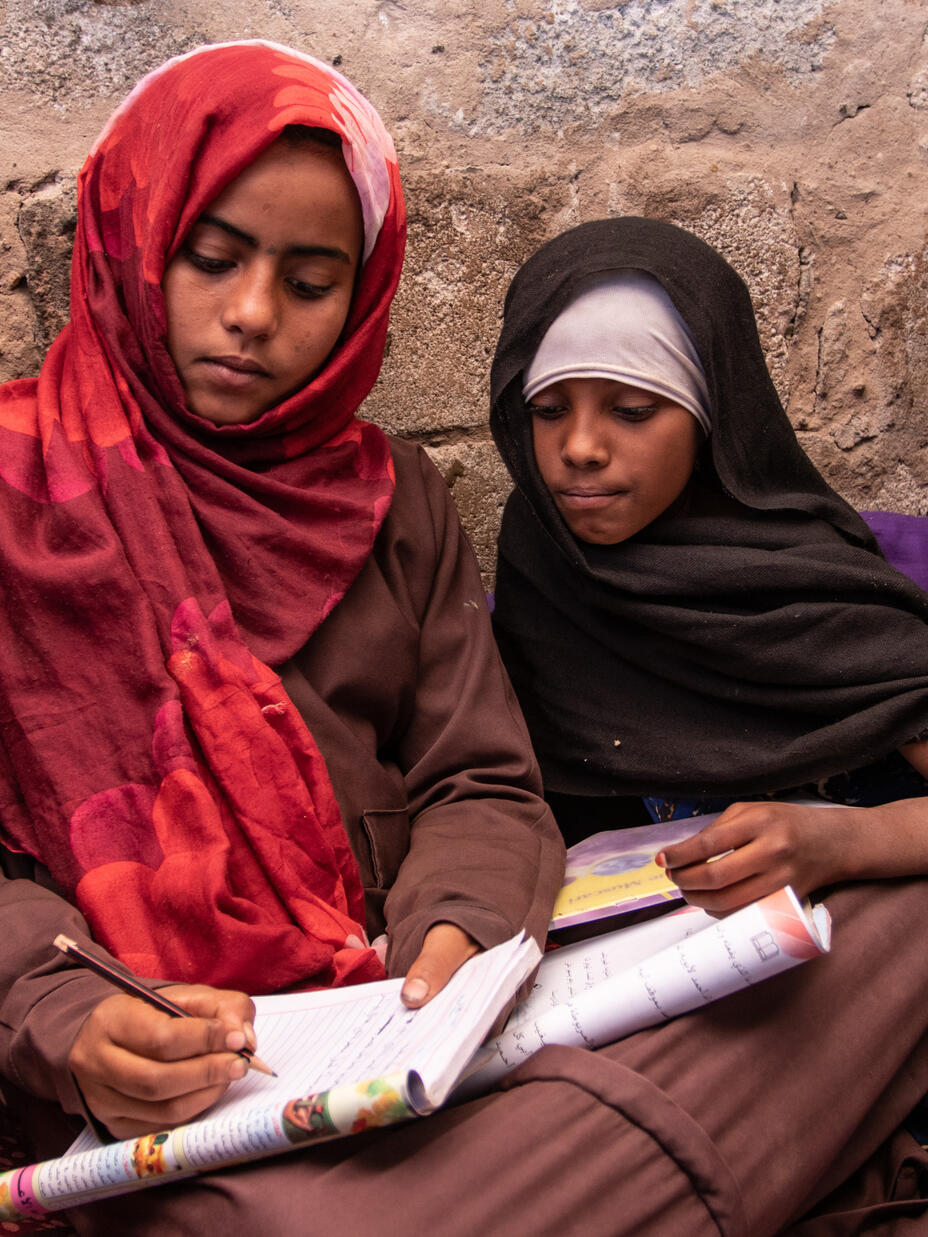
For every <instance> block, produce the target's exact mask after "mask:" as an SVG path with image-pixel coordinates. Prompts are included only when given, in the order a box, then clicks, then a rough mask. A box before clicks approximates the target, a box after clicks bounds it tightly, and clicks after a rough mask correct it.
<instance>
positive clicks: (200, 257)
mask: <svg viewBox="0 0 928 1237" xmlns="http://www.w3.org/2000/svg"><path fill="white" fill-rule="evenodd" d="M183 254H184V257H185V258H186V259H187V261H188V262H189V263H190V264H191V265H192V266H195V267H196V268H197V270H198V271H205V272H206V273H207V275H221V274H222V273H223V272H224V271H228V270H230V269H231V268H232V266H233V265H234V263H233V262H232V260H231V259H230V258H209V257H207V256H206V254H205V253H197V251H196V250H195V249H191V248H190V246H189V245H185V246H184V249H183Z"/></svg>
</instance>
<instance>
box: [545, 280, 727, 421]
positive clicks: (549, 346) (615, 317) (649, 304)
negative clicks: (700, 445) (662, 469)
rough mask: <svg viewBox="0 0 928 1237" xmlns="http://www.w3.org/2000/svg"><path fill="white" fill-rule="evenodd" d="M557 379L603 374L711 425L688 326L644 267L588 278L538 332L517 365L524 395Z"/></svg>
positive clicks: (700, 373)
mask: <svg viewBox="0 0 928 1237" xmlns="http://www.w3.org/2000/svg"><path fill="white" fill-rule="evenodd" d="M564 378H608V379H611V380H612V381H614V382H625V383H628V385H629V386H634V387H641V388H642V389H643V390H645V391H653V392H654V393H655V394H656V395H662V396H664V398H665V399H668V400H670V401H671V402H672V403H675V404H680V405H681V407H683V408H685V409H686V410H687V411H688V412H691V413H692V414H693V416H694V417H695V418H696V420H697V421H698V422H699V424H700V425H701V426H702V428H703V429H704V430H705V432H706V433H707V434H708V433H709V431H710V430H711V428H712V418H711V416H710V413H709V391H708V387H707V386H706V375H705V372H704V370H703V367H702V363H701V361H700V360H699V356H698V354H697V352H696V348H695V345H694V344H693V340H692V336H691V335H690V332H689V328H688V327H687V325H686V323H685V322H684V321H683V319H682V318H681V317H680V314H679V312H678V311H677V308H676V306H675V305H674V303H673V301H672V300H671V299H670V297H669V296H668V295H667V293H666V292H665V291H664V289H663V287H662V286H661V284H660V283H659V282H658V281H657V280H656V279H655V278H654V277H653V275H648V274H646V272H644V271H639V270H635V269H631V268H629V269H623V270H617V271H604V272H599V273H597V274H596V275H593V276H591V277H590V278H589V279H588V280H586V281H585V282H584V283H583V284H581V286H580V291H579V292H578V293H577V295H576V296H575V297H574V299H573V300H572V301H571V302H570V304H569V305H568V306H567V307H566V308H565V309H564V310H562V312H561V313H560V314H559V316H558V317H557V318H555V320H554V321H553V322H552V323H551V325H550V326H549V327H548V329H547V331H546V332H545V335H544V338H543V339H542V341H541V343H540V344H539V345H538V351H537V352H536V353H535V356H534V359H533V360H532V363H531V365H529V367H528V369H526V371H525V376H524V382H523V387H522V394H523V396H524V397H525V399H531V398H532V396H533V395H537V393H538V392H539V391H543V390H544V389H545V387H549V386H551V385H552V384H553V383H555V382H559V381H560V380H561V379H564Z"/></svg>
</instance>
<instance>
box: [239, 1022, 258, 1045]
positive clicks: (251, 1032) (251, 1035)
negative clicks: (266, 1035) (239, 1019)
mask: <svg viewBox="0 0 928 1237" xmlns="http://www.w3.org/2000/svg"><path fill="white" fill-rule="evenodd" d="M242 1029H243V1030H244V1032H245V1042H246V1044H247V1045H248V1047H249V1048H250V1049H251V1051H252V1052H254V1050H255V1049H256V1048H257V1047H258V1037H257V1035H255V1024H254V1023H253V1022H246V1023H244V1024H243V1027H242Z"/></svg>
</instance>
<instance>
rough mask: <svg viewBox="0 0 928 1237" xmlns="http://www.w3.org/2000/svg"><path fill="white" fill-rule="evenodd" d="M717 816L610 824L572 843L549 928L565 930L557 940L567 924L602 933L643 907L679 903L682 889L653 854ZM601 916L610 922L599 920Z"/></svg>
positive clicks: (657, 908) (655, 911) (656, 911)
mask: <svg viewBox="0 0 928 1237" xmlns="http://www.w3.org/2000/svg"><path fill="white" fill-rule="evenodd" d="M718 815H719V813H718V812H713V813H711V814H709V815H706V816H689V817H686V818H684V819H682V820H670V821H667V822H666V823H665V824H654V825H636V826H635V827H634V828H632V829H609V830H606V831H605V832H604V833H594V834H592V835H591V836H590V837H588V838H584V839H583V841H582V842H577V843H576V844H575V845H574V846H571V847H570V849H569V850H568V851H567V870H566V872H565V873H564V884H563V886H562V887H561V892H560V893H559V894H558V896H557V900H556V901H555V903H554V910H553V912H552V915H551V924H550V929H549V930H550V931H551V932H555V933H559V934H563V935H561V936H559V938H558V939H564V937H565V936H566V935H567V934H566V933H565V929H576V928H579V927H581V925H583V926H584V930H585V931H586V932H587V934H589V932H603V931H605V930H606V929H607V928H608V927H612V926H617V924H618V922H619V918H618V917H619V916H621V917H622V918H625V917H626V916H629V915H632V914H634V915H636V917H638V918H641V912H642V911H648V910H650V911H651V913H653V914H659V913H660V912H661V910H663V909H665V908H666V907H667V906H669V905H670V904H672V903H674V902H681V901H682V900H683V894H682V893H681V892H680V890H679V889H678V888H677V886H676V885H675V884H674V883H673V881H672V880H671V879H670V877H669V876H668V875H667V873H666V872H665V871H664V869H663V868H659V867H658V866H657V864H656V863H655V862H654V857H655V855H657V854H659V853H660V851H662V850H663V849H664V847H665V846H672V845H673V843H674V842H682V841H683V840H684V839H685V838H688V837H692V835H693V834H694V833H698V832H699V831H700V829H704V828H705V827H706V825H708V824H711V823H712V821H713V820H715V819H716V818H717V817H718ZM601 920H609V921H610V922H609V923H602V922H599V921H601ZM613 920H614V921H615V924H613V923H612V922H611V921H613ZM586 925H589V928H588V929H587V928H585V926H586ZM571 935H572V936H576V935H580V933H577V932H572V933H571Z"/></svg>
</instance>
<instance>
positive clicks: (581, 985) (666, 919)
mask: <svg viewBox="0 0 928 1237" xmlns="http://www.w3.org/2000/svg"><path fill="white" fill-rule="evenodd" d="M715 922H716V921H715V920H714V919H713V918H712V916H711V915H709V914H707V913H706V911H703V910H699V908H698V907H695V906H683V907H681V908H680V909H679V910H675V911H669V912H668V913H667V914H665V915H661V917H660V918H659V919H649V920H647V921H646V922H644V923H638V924H633V925H632V926H631V927H628V928H619V929H617V930H616V931H615V932H605V933H603V935H602V936H593V937H589V938H588V939H587V940H583V941H577V942H576V943H575V944H573V945H562V946H561V947H560V948H558V949H553V950H552V951H551V952H550V953H547V954H545V956H544V957H543V958H542V960H541V966H539V968H538V973H537V975H536V976H535V982H534V984H533V985H532V991H531V992H530V993H529V995H528V996H527V997H526V999H525V1000H524V1001H523V1002H522V1003H521V1004H520V1005H517V1006H516V1008H515V1009H514V1010H513V1011H512V1015H511V1017H510V1019H509V1021H508V1022H507V1023H506V1029H507V1031H508V1030H512V1028H513V1027H515V1026H517V1025H518V1024H519V1023H520V1022H532V1021H534V1020H535V1019H536V1018H539V1017H540V1016H541V1015H542V1014H544V1013H545V1012H546V1011H547V1010H549V1009H551V1008H552V1007H553V1006H555V1005H566V1004H567V1003H568V1002H569V1001H572V1000H574V998H575V997H578V996H579V995H580V994H581V993H582V992H587V991H588V990H589V989H590V988H593V987H595V986H596V985H597V984H601V983H602V982H603V981H604V980H607V979H611V978H613V977H614V976H616V975H621V974H622V972H623V971H627V970H628V968H629V967H631V966H635V965H636V964H637V963H638V962H642V961H643V960H644V959H645V958H649V957H651V956H652V955H654V954H656V953H658V952H659V951H660V950H661V949H665V948H666V947H667V946H668V945H675V944H676V943H677V942H678V941H682V940H683V939H684V938H686V937H688V936H692V935H693V934H694V933H695V932H701V931H702V930H703V928H711V927H712V925H713V924H714V923H715Z"/></svg>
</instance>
